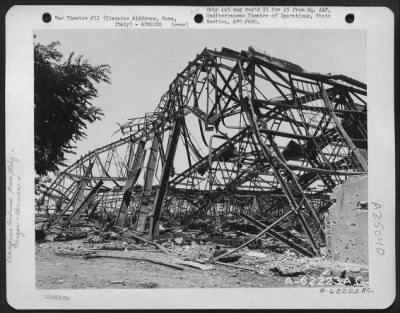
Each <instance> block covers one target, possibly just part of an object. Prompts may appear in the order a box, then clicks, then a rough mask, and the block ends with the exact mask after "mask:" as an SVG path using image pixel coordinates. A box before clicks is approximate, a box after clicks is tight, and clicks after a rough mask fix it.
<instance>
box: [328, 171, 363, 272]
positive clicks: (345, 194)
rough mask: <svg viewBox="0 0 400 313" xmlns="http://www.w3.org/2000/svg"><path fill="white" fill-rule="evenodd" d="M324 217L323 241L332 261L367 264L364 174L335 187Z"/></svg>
mask: <svg viewBox="0 0 400 313" xmlns="http://www.w3.org/2000/svg"><path fill="white" fill-rule="evenodd" d="M332 198H333V199H335V200H336V203H334V204H333V205H332V206H331V207H330V209H329V215H328V218H327V244H328V249H329V250H330V252H331V253H332V257H333V259H334V260H340V261H343V262H350V263H357V264H368V209H367V208H363V206H360V205H358V203H359V201H360V202H361V203H365V204H367V203H368V176H364V177H361V178H357V179H354V180H351V181H349V182H346V183H344V184H343V185H341V186H338V187H337V188H336V189H335V191H334V193H333V194H332Z"/></svg>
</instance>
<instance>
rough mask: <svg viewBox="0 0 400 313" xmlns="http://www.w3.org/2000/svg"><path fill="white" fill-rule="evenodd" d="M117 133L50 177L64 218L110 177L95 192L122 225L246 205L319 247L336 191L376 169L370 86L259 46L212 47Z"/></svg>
mask: <svg viewBox="0 0 400 313" xmlns="http://www.w3.org/2000/svg"><path fill="white" fill-rule="evenodd" d="M120 131H121V133H122V134H123V135H124V136H126V137H124V138H122V139H120V140H117V141H115V142H113V143H111V144H109V145H106V146H104V147H101V148H99V149H96V150H94V151H92V152H90V153H88V154H87V155H85V156H83V157H82V158H81V159H80V160H78V161H77V162H75V163H74V164H73V165H71V166H70V167H68V168H67V169H66V170H64V171H63V172H62V173H61V174H60V175H59V176H58V177H57V178H56V179H55V180H54V182H53V183H52V184H51V185H50V186H49V188H48V189H47V192H46V202H45V205H46V206H47V208H48V209H49V211H50V212H53V215H54V216H55V217H56V220H57V218H59V217H60V215H68V214H71V212H68V208H69V206H71V207H72V205H71V202H72V201H74V195H75V194H76V193H77V191H76V190H77V189H78V188H82V186H85V191H84V194H85V195H88V194H89V193H90V191H91V189H92V188H94V186H96V184H98V183H99V182H100V181H102V182H104V185H103V186H102V187H101V188H100V189H99V191H98V192H97V193H96V196H95V197H93V198H94V199H93V202H94V203H96V207H98V208H100V209H97V210H100V211H102V212H105V214H108V215H107V216H109V217H110V216H111V217H113V218H114V219H115V220H116V223H117V224H118V225H119V226H123V225H128V226H129V227H133V228H135V229H136V230H140V231H145V232H148V233H149V235H150V236H157V234H158V223H159V221H160V218H161V219H162V218H166V219H167V220H168V221H169V222H174V221H175V222H179V223H182V224H184V225H190V224H192V223H193V222H195V221H196V219H199V218H202V217H212V218H213V220H214V221H216V222H218V221H220V220H221V219H223V218H224V216H227V215H229V214H236V215H237V216H239V215H240V214H241V213H243V214H246V217H249V218H250V219H252V218H253V217H255V216H257V217H258V218H259V219H263V220H264V222H263V223H264V224H258V226H257V227H260V225H269V224H272V223H274V222H275V221H279V223H277V224H276V225H275V224H274V225H275V226H274V227H272V228H271V232H269V233H267V235H268V234H270V235H271V234H275V233H276V229H278V228H279V229H285V230H286V233H288V232H287V231H288V230H289V229H290V228H291V227H297V228H296V229H297V230H299V231H300V233H301V234H300V237H302V238H298V240H299V242H301V245H302V247H303V248H302V249H297V250H298V251H299V252H300V253H303V254H304V251H305V250H304V249H306V250H307V251H308V252H307V253H308V254H318V253H319V247H320V245H321V244H323V243H324V234H323V228H324V225H323V220H322V219H321V218H320V215H321V212H322V211H323V210H324V209H326V206H327V203H329V194H330V193H331V192H332V190H333V188H334V187H335V186H336V185H338V184H341V183H343V182H344V181H345V180H346V179H348V177H349V176H351V175H363V174H366V173H367V171H368V169H367V167H368V164H367V158H366V155H367V149H368V141H367V139H368V138H367V102H366V85H365V84H363V83H361V82H358V81H356V80H354V79H352V78H349V77H346V76H344V75H323V74H319V73H310V72H306V71H305V70H303V69H302V68H301V67H299V66H297V65H295V64H293V63H290V62H288V61H284V60H281V59H278V58H274V57H271V56H269V55H267V54H262V53H259V52H257V51H255V50H254V49H252V48H249V49H248V51H241V52H236V51H233V50H230V49H226V48H223V49H222V50H221V51H212V50H208V49H204V50H203V52H202V53H200V54H199V55H197V56H196V58H195V59H194V60H193V61H191V62H189V64H188V65H187V66H186V67H185V69H184V70H183V71H181V72H180V73H179V74H178V75H177V77H176V78H175V79H174V80H173V81H172V82H171V84H170V85H169V88H168V91H167V92H165V93H164V94H163V95H162V97H161V100H160V102H159V104H158V106H157V107H156V109H155V111H154V112H152V113H148V114H146V115H145V116H144V117H141V118H132V119H129V120H128V121H127V122H126V123H124V124H122V125H121V126H120ZM155 142H157V143H158V144H157V149H156V150H154V149H155V148H154V143H155ZM140 145H142V146H143V147H142V148H139V146H140ZM139 153H140V155H139ZM90 164H93V166H92V169H91V171H89V172H90V173H89V172H88V170H87V169H88V168H89V166H90ZM139 165H143V166H139ZM133 173H134V174H133ZM132 175H133V176H134V177H133V176H132ZM83 182H85V183H84V184H83ZM255 197H256V198H255ZM254 199H257V203H258V205H257V208H255V207H254V206H252V205H251V203H253V201H254ZM60 213H62V214H60ZM252 216H253V217H252ZM282 217H284V218H282ZM274 236H275V238H277V237H278V238H281V237H280V235H274ZM288 236H289V235H288ZM288 240H289V239H288V237H285V239H282V241H284V243H285V244H287V243H288ZM289 241H290V240H289ZM292 248H294V249H296V247H292ZM300 250H302V251H300Z"/></svg>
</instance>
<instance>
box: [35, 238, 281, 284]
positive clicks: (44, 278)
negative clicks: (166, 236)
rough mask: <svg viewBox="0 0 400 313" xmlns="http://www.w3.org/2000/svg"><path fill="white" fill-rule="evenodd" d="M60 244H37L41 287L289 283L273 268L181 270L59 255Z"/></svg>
mask: <svg viewBox="0 0 400 313" xmlns="http://www.w3.org/2000/svg"><path fill="white" fill-rule="evenodd" d="M60 244H61V243H59V242H51V243H45V244H37V249H36V275H37V276H36V278H37V279H36V281H37V288H40V289H86V288H107V289H109V288H127V289H132V288H186V287H193V288H217V287H222V288H224V287H280V286H284V284H285V279H284V278H283V277H278V276H276V275H274V273H272V272H270V271H266V272H265V273H264V274H259V273H255V272H249V271H247V270H238V269H235V268H229V267H225V266H222V265H215V269H214V270H210V271H202V270H199V269H195V268H190V267H186V266H185V267H184V270H183V271H181V270H176V269H173V268H169V267H166V266H163V265H158V264H152V263H149V262H145V261H131V260H120V259H105V258H94V259H81V258H78V257H69V256H58V255H55V253H54V250H55V248H56V247H57V246H60ZM61 245H66V243H63V244H61ZM102 254H104V252H102ZM106 254H107V255H116V256H124V257H140V258H147V257H148V258H151V259H157V260H160V261H165V262H169V263H171V262H170V260H171V258H170V257H169V256H167V255H165V254H163V253H161V252H146V251H143V250H142V251H141V250H135V251H127V252H124V251H107V252H106ZM111 281H123V284H121V283H116V284H113V283H111Z"/></svg>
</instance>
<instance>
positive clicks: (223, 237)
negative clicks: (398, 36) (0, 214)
mask: <svg viewBox="0 0 400 313" xmlns="http://www.w3.org/2000/svg"><path fill="white" fill-rule="evenodd" d="M22 9H23V8H20V9H19V11H18V10H14V11H15V12H16V13H13V12H12V13H13V14H14V15H13V14H9V16H8V19H9V21H13V23H11V22H9V24H10V25H17V23H16V21H17V20H18V19H17V17H18V16H20V15H18V14H21V12H23V10H22ZM154 9H155V11H151V12H153V13H149V12H150V9H148V8H147V9H146V8H141V7H139V8H137V9H133V8H127V9H126V11H123V10H122V9H118V8H115V10H111V9H110V10H105V9H104V8H96V10H94V11H93V10H91V9H89V8H86V9H83V8H82V9H81V10H80V9H79V8H77V10H76V11H74V12H75V13H74V14H72V13H71V12H72V11H71V10H70V8H68V7H66V8H60V9H56V8H54V7H52V8H51V9H48V10H46V11H44V10H39V9H37V10H36V11H34V13H32V17H33V16H37V17H35V18H36V19H38V18H40V23H39V22H38V21H37V20H34V22H31V20H30V19H27V22H26V25H28V27H26V28H22V27H21V29H23V30H24V32H23V34H24V36H23V41H24V45H23V46H24V47H28V48H29V49H30V50H28V51H27V50H26V49H17V48H13V49H12V50H11V48H10V50H8V51H7V55H8V57H9V58H10V59H12V62H11V63H9V72H8V73H11V74H9V77H10V78H9V79H8V84H9V85H10V86H16V85H17V84H19V80H18V75H15V73H17V72H18V71H19V68H21V69H25V73H26V78H23V79H22V80H21V82H22V84H23V85H24V86H26V92H25V93H24V92H22V90H20V91H19V92H18V93H16V92H15V91H16V90H17V89H15V88H8V90H10V91H9V93H8V98H6V101H7V110H8V116H12V117H13V119H11V118H9V119H8V122H7V123H8V124H7V130H8V134H7V136H8V137H7V138H8V140H7V147H6V149H7V192H8V198H7V205H8V209H7V214H6V215H7V216H6V217H7V227H8V228H7V229H8V232H7V236H8V237H7V238H8V239H7V255H6V258H7V266H8V269H7V271H8V273H10V274H8V275H10V276H9V277H13V279H12V281H11V280H10V279H8V284H10V286H11V285H12V288H10V290H12V291H10V294H12V297H13V299H17V298H19V297H20V295H18V294H17V290H18V288H19V287H18V286H20V288H21V289H20V290H21V292H22V290H26V291H24V292H25V293H24V294H25V295H26V297H25V300H24V301H25V302H26V306H24V305H21V307H24V308H25V307H29V308H115V309H117V308H174V307H175V308H183V306H184V305H188V306H189V307H191V308H211V307H221V308H231V307H243V308H244V307H248V308H250V307H252V308H267V307H270V306H271V308H287V307H292V306H294V305H297V304H299V308H300V307H301V308H306V307H307V308H308V307H310V308H311V307H313V308H319V307H321V308H322V307H324V308H328V307H329V308H334V307H336V306H337V307H354V308H361V307H364V306H365V307H371V308H372V307H376V306H379V307H381V306H382V305H386V304H387V303H388V301H390V298H391V293H388V294H386V295H385V296H382V295H381V293H382V291H383V289H382V287H379V286H383V285H384V284H386V285H387V286H389V285H392V284H393V282H394V278H393V279H387V280H382V278H383V276H385V277H387V275H381V274H379V275H378V274H377V273H378V272H379V271H380V270H381V269H382V270H383V271H391V270H392V269H393V270H394V268H393V267H392V265H393V263H392V261H393V260H394V258H393V256H394V249H393V248H392V247H394V244H393V243H394V235H393V234H394V207H390V206H391V203H392V201H394V193H393V192H392V190H394V176H393V175H392V174H393V170H394V169H393V168H392V166H394V163H393V162H394V161H393V160H394V152H393V151H394V150H393V149H394V148H393V143H392V138H394V137H393V135H394V133H393V129H392V128H393V122H392V121H390V120H388V119H387V116H390V114H391V113H390V108H392V106H393V102H392V101H393V99H391V98H390V97H389V96H388V98H385V97H381V98H379V97H380V96H381V95H382V94H383V93H384V92H386V93H387V95H388V94H390V92H389V91H390V90H392V89H391V88H393V86H392V82H391V81H390V76H389V75H386V74H385V73H383V69H385V68H387V66H386V65H385V64H386V63H385V62H382V65H381V68H382V71H380V70H379V69H377V68H376V67H373V66H371V59H372V60H377V59H379V60H386V61H387V62H389V61H390V58H388V57H387V55H388V53H389V52H390V49H381V47H390V45H389V44H388V45H386V46H384V45H380V46H379V45H378V43H379V40H381V41H382V42H383V43H387V42H388V40H387V39H386V37H385V36H383V35H382V34H383V33H385V32H386V28H384V26H385V27H386V24H382V25H383V26H382V27H381V28H379V27H375V26H374V24H370V25H368V26H364V25H367V24H368V23H367V20H368V18H367V17H368V16H370V15H371V14H372V13H371V12H374V11H372V9H371V10H370V11H368V10H366V11H362V10H361V9H360V10H359V11H357V10H352V11H351V10H348V11H347V10H345V8H341V9H337V11H335V9H332V12H333V13H330V12H331V11H330V9H328V8H319V9H318V8H308V9H302V8H298V9H296V8H289V7H288V8H279V9H278V8H269V7H264V8H260V7H254V8H253V7H249V8H247V9H243V10H242V11H239V8H237V9H235V8H214V7H210V8H205V7H202V8H186V9H185V10H187V12H186V11H185V10H184V9H182V10H180V11H178V12H179V14H178V13H176V14H175V13H174V10H173V8H169V9H168V10H167V9H165V10H164V9H163V10H161V8H160V10H158V11H157V10H156V9H157V8H154ZM257 10H258V11H257ZM260 10H263V12H264V13H263V14H261V13H259V12H260ZM42 12H44V13H42ZM238 12H246V13H245V14H244V13H243V14H242V15H243V16H247V18H248V17H249V16H250V15H249V14H250V13H248V12H253V13H251V14H252V16H255V17H254V19H243V18H242V17H240V16H241V13H240V14H239V13H238ZM257 12H258V13H257ZM265 12H267V13H268V12H269V13H268V14H270V15H268V14H267V13H265ZM274 12H275V13H274ZM276 12H282V13H279V14H280V15H278V13H276ZM318 12H320V13H318ZM335 12H337V13H335ZM348 12H350V13H351V14H347V13H348ZM364 12H366V13H365V16H363V15H362V14H363V13H364ZM272 13H273V14H276V15H277V17H276V19H277V20H278V19H279V21H280V22H279V23H281V24H276V25H274V24H272V22H271V24H267V25H270V26H268V27H267V26H265V27H262V26H257V23H258V22H257V21H259V20H262V19H268V18H272V17H274V15H273V14H272ZM344 13H346V14H347V15H346V14H344ZM318 14H320V17H319V18H320V21H321V22H320V23H321V24H319V22H316V21H315V17H316V15H318ZM329 14H332V17H329V16H328V15H329ZM335 14H336V15H335ZM379 14H381V15H382V16H386V15H385V14H386V12H384V11H382V12H381V11H379ZM307 15H312V17H313V18H314V20H313V22H312V23H313V24H310V25H311V26H310V25H307V23H308V22H307V21H306V20H307ZM325 15H326V16H325ZM337 16H339V17H340V24H339V20H338V18H336V17H337ZM317 17H318V16H317ZM328 17H329V18H332V19H333V20H334V21H332V24H331V26H329V25H330V24H329V23H331V22H330V21H328ZM185 19H190V20H188V22H186V21H185ZM289 19H292V20H293V24H290V23H292V20H290V23H289ZM225 20H226V21H228V22H227V24H226V25H225V26H223V27H218V25H213V24H212V23H214V22H213V21H215V23H217V21H219V22H218V23H222V22H221V21H225ZM311 20H312V19H311V18H310V21H311ZM32 21H33V20H32ZM240 21H242V22H243V21H244V22H243V23H250V21H252V22H251V23H253V24H252V26H249V25H246V26H243V27H241V26H238V25H237V23H242V22H240ZM318 21H319V20H318ZM388 21H389V19H388ZM256 22H257V23H256ZM90 23H92V24H90ZM101 23H104V24H101ZM265 23H270V22H265ZM288 23H289V24H288ZM310 23H311V22H310ZM334 23H337V24H334ZM357 23H359V24H357ZM209 24H212V27H211V26H210V27H205V26H204V25H206V26H207V25H209ZM222 24H223V23H222ZM388 24H389V23H388ZM88 25H95V26H94V27H89V26H88ZM102 25H104V26H102ZM110 25H111V26H110ZM271 25H272V26H271ZM279 25H280V26H279ZM288 25H289V26H288ZM290 25H291V26H290ZM296 25H299V26H296ZM319 25H321V26H319ZM335 25H340V26H335ZM353 25H354V27H353ZM203 26H204V27H203ZM278 26H279V27H278ZM9 29H12V28H11V27H10V28H9ZM15 29H18V28H17V26H15ZM371 29H373V30H371ZM381 29H382V31H381ZM28 31H29V33H28ZM384 31H385V32H384ZM19 34H22V31H21V32H20V33H18V32H17V31H16V32H15V36H8V38H9V39H8V40H9V42H10V44H9V47H10V46H12V47H18V43H17V38H22V37H21V36H20V37H19ZM385 40H386V41H385ZM21 47H22V46H21ZM10 51H11V52H13V53H14V54H12V56H11V53H10ZM22 55H23V57H22ZM17 60H21V62H20V63H18V62H17ZM374 64H376V62H375V63H374ZM387 64H390V62H389V63H387ZM383 86H384V87H385V88H386V90H385V91H384V90H383V89H382V87H383ZM377 87H379V88H377ZM18 97H21V99H28V103H25V104H23V105H22V104H21V106H17V105H16V103H17V102H16V99H18ZM29 99H30V100H29ZM378 99H379V100H378ZM21 103H22V102H21ZM18 119H19V120H18ZM17 120H18V121H19V122H18V123H25V125H26V127H27V128H26V129H31V130H32V134H31V135H29V131H26V132H25V133H24V132H21V131H19V132H18V131H15V129H16V124H17V122H16V121H17ZM24 121H25V122H24ZM383 123H385V124H383ZM385 126H386V127H385ZM392 182H393V183H392ZM388 195H390V196H388ZM392 237H393V238H392ZM23 259H25V260H29V264H30V265H29V266H28V267H26V268H25V267H21V266H20V264H22V263H21V262H22V261H23ZM382 273H383V272H382ZM25 274H26V277H27V279H26V280H23V281H21V277H22V276H23V275H25ZM14 277H15V279H14ZM385 279H386V278H385ZM393 287H394V286H393ZM388 288H389V287H388ZM28 290H29V291H28ZM105 291H107V292H111V293H112V296H111V294H110V293H109V294H107V293H104V292H105ZM193 292H194V293H193ZM264 293H265V296H261V295H263V294H264ZM195 294H196V295H197V298H192V296H191V295H195ZM280 294H282V297H283V296H284V295H285V297H290V298H292V299H293V302H291V303H285V302H279V295H280ZM141 295H143V296H141ZM219 295H221V296H219ZM260 296H261V297H260ZM310 296H312V299H314V298H315V303H314V302H313V301H314V300H313V301H311V300H310V299H311V298H310ZM378 296H379V297H382V301H381V302H379V301H378V302H374V301H375V300H374V299H377V297H378ZM36 297H39V298H37V300H36ZM129 297H130V298H129ZM346 297H347V298H346ZM352 297H354V299H355V300H354V301H353V300H352V299H353V298H352ZM128 298H129V299H131V300H129V301H128ZM178 298H181V299H182V302H179V301H178V300H176V299H178ZM344 298H346V300H344V302H340V301H341V300H339V299H344ZM85 299H86V300H85ZM111 299H113V300H112V301H111ZM118 299H119V300H118ZM146 299H147V300H146ZM152 299H153V300H152ZM154 299H157V300H154ZM190 299H192V300H190ZM207 299H209V301H208V300H207ZM230 299H231V300H230ZM307 299H308V300H307ZM10 301H12V302H15V300H10ZM164 301H165V302H164ZM176 301H178V302H179V303H178V302H176ZM231 301H233V302H232V303H231ZM310 301H311V302H310ZM234 302H235V303H238V304H236V305H235V304H234ZM278 302H279V304H278ZM33 303H35V304H33ZM296 303H297V304H296ZM373 303H376V306H375V305H374V304H373ZM42 304H43V306H42ZM237 305H239V306H237ZM185 307H187V306H185Z"/></svg>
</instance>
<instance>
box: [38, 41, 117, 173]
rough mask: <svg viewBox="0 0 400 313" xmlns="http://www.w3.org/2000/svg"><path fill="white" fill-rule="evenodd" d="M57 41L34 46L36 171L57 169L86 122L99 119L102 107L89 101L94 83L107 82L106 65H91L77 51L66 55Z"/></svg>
mask: <svg viewBox="0 0 400 313" xmlns="http://www.w3.org/2000/svg"><path fill="white" fill-rule="evenodd" d="M59 44H60V43H59V42H53V43H51V44H50V45H41V44H39V43H37V44H35V46H34V71H35V73H34V74H35V76H34V77H35V79H34V84H35V86H34V92H35V99H34V102H35V170H36V173H37V174H38V175H46V174H47V173H49V172H55V171H58V169H59V166H60V165H64V163H63V162H64V161H65V160H66V157H65V155H66V154H67V153H74V151H73V149H74V148H75V147H74V146H73V144H74V143H76V142H77V141H79V140H81V139H82V138H84V137H85V136H86V133H85V129H86V128H87V124H88V123H93V122H94V121H96V120H100V119H101V116H102V115H103V113H102V110H101V109H100V108H98V107H95V106H94V105H93V104H92V100H93V99H94V98H96V97H97V93H98V91H97V89H96V87H95V84H98V83H100V82H106V83H110V78H109V75H110V73H111V72H110V66H109V65H91V64H89V62H88V61H87V60H84V59H83V57H82V56H81V55H79V56H75V55H74V53H71V54H70V55H69V57H68V59H66V60H63V55H62V54H61V53H60V52H59V51H58V50H57V45H59Z"/></svg>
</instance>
